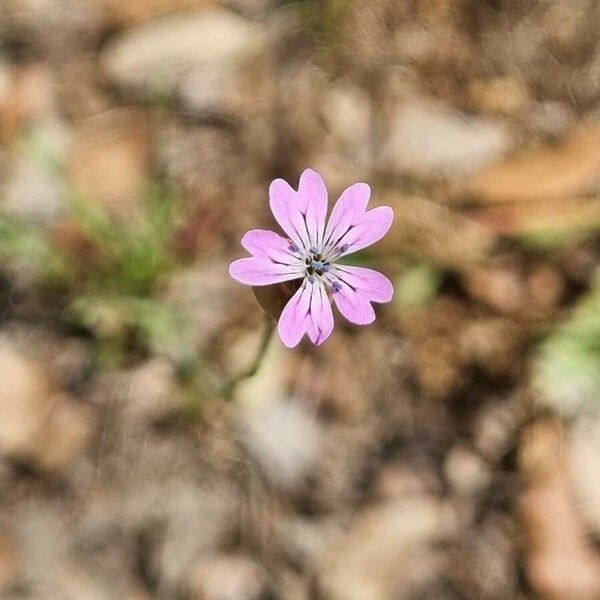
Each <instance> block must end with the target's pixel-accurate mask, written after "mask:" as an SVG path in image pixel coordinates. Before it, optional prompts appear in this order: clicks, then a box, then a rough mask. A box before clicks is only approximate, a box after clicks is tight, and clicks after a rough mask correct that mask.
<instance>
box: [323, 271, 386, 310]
mask: <svg viewBox="0 0 600 600" xmlns="http://www.w3.org/2000/svg"><path fill="white" fill-rule="evenodd" d="M333 274H334V275H336V276H337V277H338V278H340V279H341V280H342V282H345V283H347V284H348V285H349V286H351V287H352V288H354V289H355V290H356V292H358V293H359V294H360V295H361V296H364V297H365V298H366V299H367V300H369V301H370V302H389V301H390V300H391V299H392V296H393V295H394V286H393V285H392V282H391V281H390V280H389V279H388V278H387V277H386V276H385V275H382V274H381V273H379V271H374V270H373V269H367V268H365V267H348V266H345V265H338V264H336V265H335V267H334V269H333Z"/></svg>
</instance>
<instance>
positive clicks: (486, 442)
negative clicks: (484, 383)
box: [472, 397, 525, 462]
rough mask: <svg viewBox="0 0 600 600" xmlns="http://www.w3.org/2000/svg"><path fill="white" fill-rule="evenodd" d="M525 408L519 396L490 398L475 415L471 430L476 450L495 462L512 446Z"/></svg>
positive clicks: (523, 416)
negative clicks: (505, 398)
mask: <svg viewBox="0 0 600 600" xmlns="http://www.w3.org/2000/svg"><path fill="white" fill-rule="evenodd" d="M524 418H525V410H524V408H523V407H522V406H521V404H520V403H519V398H518V397H516V398H509V399H507V400H504V399H500V398H495V397H494V398H491V399H490V400H489V401H488V402H486V403H485V404H484V405H483V406H482V407H481V408H480V409H479V411H478V413H477V414H476V416H475V419H474V423H473V427H472V431H473V445H474V447H475V449H476V450H477V452H479V453H480V454H481V455H482V456H484V457H485V458H486V459H487V460H489V461H491V462H497V461H498V460H500V459H501V458H502V457H503V456H505V455H506V453H507V452H509V451H510V449H511V448H512V444H513V443H514V435H515V432H516V431H517V428H518V426H519V424H520V422H521V421H522V420H523V419H524Z"/></svg>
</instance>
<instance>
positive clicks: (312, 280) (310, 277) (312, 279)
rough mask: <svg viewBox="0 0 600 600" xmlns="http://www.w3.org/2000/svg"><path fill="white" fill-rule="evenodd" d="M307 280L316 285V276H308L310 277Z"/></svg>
mask: <svg viewBox="0 0 600 600" xmlns="http://www.w3.org/2000/svg"><path fill="white" fill-rule="evenodd" d="M306 279H308V281H309V282H310V283H314V282H315V277H314V275H308V277H307V278H306Z"/></svg>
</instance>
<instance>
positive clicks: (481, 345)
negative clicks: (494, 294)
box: [458, 317, 521, 376]
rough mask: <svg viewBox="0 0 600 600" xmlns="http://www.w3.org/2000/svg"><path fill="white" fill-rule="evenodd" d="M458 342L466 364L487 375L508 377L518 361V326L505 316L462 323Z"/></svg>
mask: <svg viewBox="0 0 600 600" xmlns="http://www.w3.org/2000/svg"><path fill="white" fill-rule="evenodd" d="M458 341H459V345H460V352H461V356H462V357H463V359H464V362H465V363H466V364H472V365H476V366H478V367H480V368H482V369H483V370H484V371H486V372H487V373H489V374H490V375H491V376H507V375H508V376H510V375H511V374H513V373H515V372H516V368H517V367H518V364H516V363H520V353H519V352H518V349H519V348H518V346H519V344H520V342H521V336H520V335H519V331H518V328H516V327H515V326H514V324H513V323H512V322H511V321H510V320H508V319H502V318H493V317H492V318H482V319H474V320H472V321H469V322H467V323H465V325H464V327H463V329H462V330H461V332H460V334H459V336H458Z"/></svg>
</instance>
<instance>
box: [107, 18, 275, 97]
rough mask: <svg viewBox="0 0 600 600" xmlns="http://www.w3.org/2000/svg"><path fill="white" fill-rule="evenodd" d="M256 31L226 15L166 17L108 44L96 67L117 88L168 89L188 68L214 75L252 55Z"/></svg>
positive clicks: (258, 33) (257, 43)
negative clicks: (222, 68)
mask: <svg viewBox="0 0 600 600" xmlns="http://www.w3.org/2000/svg"><path fill="white" fill-rule="evenodd" d="M262 39H263V34H262V32H261V29H260V28H259V27H258V26H257V25H254V24H253V23H251V22H250V21H247V20H245V19H243V18H242V17H239V16H237V15H236V14H235V13H233V12H228V11H226V10H211V11H196V12H191V13H187V14H183V15H171V16H166V17H162V18H160V19H157V20H154V21H151V22H149V23H146V24H143V25H139V26H138V27H136V28H134V29H131V30H129V31H127V32H125V33H124V34H122V35H121V36H120V37H118V38H117V39H115V40H114V41H113V42H112V43H110V44H109V45H108V47H107V48H106V49H105V51H104V53H103V55H102V64H103V66H104V68H105V70H106V71H107V73H108V75H109V76H110V77H111V78H112V79H113V80H114V81H115V82H117V83H118V84H120V85H122V86H124V87H127V88H134V89H137V90H140V91H147V90H152V89H153V88H154V89H167V90H168V89H173V87H174V86H175V85H176V84H177V83H178V81H179V80H180V78H181V76H182V75H183V74H184V73H186V72H187V71H188V70H190V69H191V68H193V67H201V66H206V67H207V68H210V69H214V70H218V69H219V68H220V67H221V65H223V64H227V63H230V64H231V63H237V62H239V61H241V60H242V59H244V58H247V57H249V56H253V55H256V54H257V53H258V52H260V50H261V48H262Z"/></svg>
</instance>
